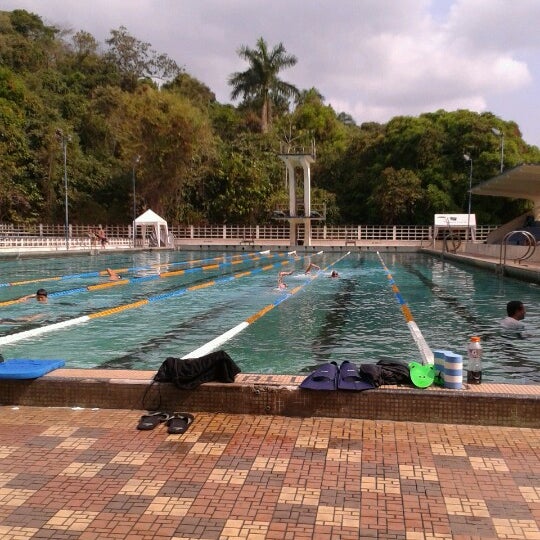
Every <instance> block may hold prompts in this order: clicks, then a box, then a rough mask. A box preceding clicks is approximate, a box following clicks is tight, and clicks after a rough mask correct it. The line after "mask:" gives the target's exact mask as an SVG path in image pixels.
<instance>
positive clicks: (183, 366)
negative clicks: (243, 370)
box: [154, 351, 240, 389]
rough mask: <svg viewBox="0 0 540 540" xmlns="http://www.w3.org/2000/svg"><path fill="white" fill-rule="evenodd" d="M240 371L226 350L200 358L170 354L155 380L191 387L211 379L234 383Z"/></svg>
mask: <svg viewBox="0 0 540 540" xmlns="http://www.w3.org/2000/svg"><path fill="white" fill-rule="evenodd" d="M238 373H240V368H239V367H238V366H237V365H236V363H235V362H234V360H233V359H232V358H231V357H230V356H229V355H228V354H227V353H226V352H225V351H214V352H211V353H209V354H206V355H204V356H201V357H200V358H174V357H172V356H170V357H168V358H166V359H165V361H164V362H163V363H162V364H161V366H160V368H159V370H158V372H157V373H156V374H155V375H154V381H157V382H172V383H174V384H175V385H176V386H177V387H178V388H184V389H191V388H195V387H197V386H199V385H200V384H202V383H205V382H210V381H217V382H224V383H232V382H234V377H235V376H236V375H237V374H238Z"/></svg>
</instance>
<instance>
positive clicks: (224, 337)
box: [182, 251, 351, 358]
mask: <svg viewBox="0 0 540 540" xmlns="http://www.w3.org/2000/svg"><path fill="white" fill-rule="evenodd" d="M321 253H322V251H319V252H318V253H316V255H319V254H321ZM350 253H351V252H350V251H347V253H345V255H343V256H342V257H340V258H339V259H337V260H336V261H334V262H333V263H332V264H329V265H328V266H327V267H326V268H324V269H323V270H319V271H318V272H317V274H315V277H309V278H307V279H306V281H305V282H304V283H303V284H302V285H299V286H298V287H294V288H293V289H291V290H290V291H285V292H284V294H282V295H281V296H280V297H279V298H277V299H276V301H275V302H273V303H272V304H268V305H266V306H264V307H263V308H262V309H260V310H259V311H257V312H256V313H254V314H253V315H251V316H249V317H248V318H247V319H245V320H244V321H242V322H241V323H239V324H237V325H236V326H234V327H233V328H231V329H230V330H227V332H224V333H223V334H221V335H219V336H217V337H216V338H214V339H212V340H211V341H209V342H208V343H205V344H204V345H202V346H201V347H199V348H197V349H195V350H193V351H191V352H190V353H188V354H186V355H185V356H183V357H182V358H199V357H200V356H204V355H205V354H208V353H210V352H212V351H214V350H216V349H217V348H218V347H221V346H222V345H223V344H224V343H226V342H227V341H229V340H231V339H232V338H233V337H235V336H236V335H238V334H239V333H240V332H242V330H245V329H246V328H247V327H248V326H249V325H251V324H253V323H254V322H255V321H257V320H258V319H260V318H261V317H263V316H264V315H266V314H267V313H268V312H269V311H271V310H272V309H274V308H275V307H276V306H279V305H280V304H281V303H283V302H285V301H286V300H288V299H289V298H291V297H292V296H293V295H295V294H296V293H297V292H299V291H301V290H302V289H303V288H304V287H305V286H306V285H308V284H310V283H312V282H313V280H314V279H315V278H317V277H319V275H320V274H322V273H324V272H326V271H327V270H328V269H329V268H331V267H332V266H335V265H336V264H337V263H338V262H339V261H341V260H343V259H344V258H345V257H347V255H349V254H350Z"/></svg>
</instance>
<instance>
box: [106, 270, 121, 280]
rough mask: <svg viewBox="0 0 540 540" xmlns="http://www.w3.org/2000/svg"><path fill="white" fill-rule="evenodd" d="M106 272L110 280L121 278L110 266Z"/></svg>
mask: <svg viewBox="0 0 540 540" xmlns="http://www.w3.org/2000/svg"><path fill="white" fill-rule="evenodd" d="M107 274H109V279H110V280H111V281H118V280H119V279H122V278H121V277H120V276H119V275H118V274H117V273H116V272H115V271H114V270H111V269H110V268H107Z"/></svg>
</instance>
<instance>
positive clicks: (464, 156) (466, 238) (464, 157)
mask: <svg viewBox="0 0 540 540" xmlns="http://www.w3.org/2000/svg"><path fill="white" fill-rule="evenodd" d="M463 159H464V160H465V161H468V162H469V163H470V164H471V167H470V169H469V209H468V212H467V234H466V237H465V240H466V241H467V242H468V241H469V231H470V230H471V229H470V227H471V190H472V167H473V160H472V157H471V156H469V154H463Z"/></svg>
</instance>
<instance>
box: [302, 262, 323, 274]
mask: <svg viewBox="0 0 540 540" xmlns="http://www.w3.org/2000/svg"><path fill="white" fill-rule="evenodd" d="M320 269H321V268H320V266H317V265H316V264H313V263H312V262H310V263H309V264H308V266H307V268H306V269H305V270H304V274H309V273H311V271H312V270H320Z"/></svg>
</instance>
